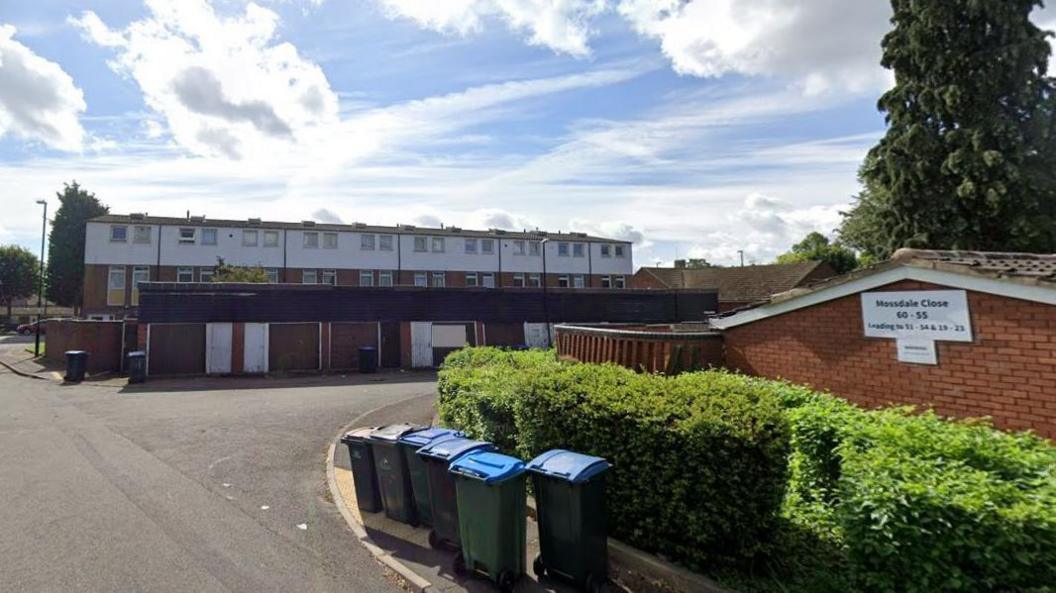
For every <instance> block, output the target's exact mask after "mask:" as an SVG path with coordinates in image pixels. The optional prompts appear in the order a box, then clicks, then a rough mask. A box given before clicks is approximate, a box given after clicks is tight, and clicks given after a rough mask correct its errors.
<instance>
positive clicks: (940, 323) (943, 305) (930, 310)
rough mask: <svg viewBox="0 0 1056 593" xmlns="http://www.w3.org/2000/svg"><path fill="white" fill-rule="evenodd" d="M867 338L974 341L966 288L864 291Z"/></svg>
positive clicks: (864, 317)
mask: <svg viewBox="0 0 1056 593" xmlns="http://www.w3.org/2000/svg"><path fill="white" fill-rule="evenodd" d="M861 296H862V323H863V325H864V326H865V336H866V337H867V338H894V339H896V340H898V339H910V340H931V341H944V342H971V341H972V322H971V319H970V316H969V314H968V296H967V294H966V293H965V291H963V290H912V291H908V290H907V291H899V292H863V293H862V295H861Z"/></svg>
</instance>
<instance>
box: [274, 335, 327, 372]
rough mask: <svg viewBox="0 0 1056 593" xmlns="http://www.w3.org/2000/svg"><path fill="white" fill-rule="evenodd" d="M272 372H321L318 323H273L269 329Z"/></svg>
mask: <svg viewBox="0 0 1056 593" xmlns="http://www.w3.org/2000/svg"><path fill="white" fill-rule="evenodd" d="M268 369H269V370H270V371H271V372H275V373H281V372H287V371H316V370H319V324H318V323H272V324H271V325H270V326H269V327H268Z"/></svg>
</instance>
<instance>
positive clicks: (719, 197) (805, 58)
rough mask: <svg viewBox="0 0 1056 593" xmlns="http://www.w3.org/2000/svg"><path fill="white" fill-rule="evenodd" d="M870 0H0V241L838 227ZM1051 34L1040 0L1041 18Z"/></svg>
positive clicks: (853, 152)
mask: <svg viewBox="0 0 1056 593" xmlns="http://www.w3.org/2000/svg"><path fill="white" fill-rule="evenodd" d="M890 16H891V8H890V5H889V3H888V2H886V1H884V0H861V1H854V2H848V1H847V0H795V1H791V2H790V1H788V0H443V1H440V0H258V1H257V2H245V1H244V0H213V1H208V0H144V1H139V0H120V1H118V0H98V1H87V0H79V1H69V0H68V1H62V0H34V1H33V2H26V1H24V0H0V243H15V244H20V245H23V246H26V247H27V248H31V249H32V250H34V251H35V252H36V251H38V250H39V241H40V222H41V221H40V216H41V212H40V206H38V205H36V204H35V203H34V202H35V201H36V200H39V199H42V198H45V199H48V200H49V202H50V206H49V207H50V208H52V212H53V211H54V208H55V207H57V200H56V199H55V197H54V196H55V193H56V192H58V191H60V190H61V189H62V187H63V184H64V183H65V182H70V181H73V180H76V181H77V182H78V183H80V184H81V185H82V186H84V187H85V188H86V189H87V190H89V191H92V192H94V193H95V194H96V195H97V196H98V197H99V198H100V199H101V200H102V201H103V202H104V203H105V204H107V205H108V206H109V207H110V209H111V212H116V213H128V212H146V213H149V214H152V215H159V216H183V215H185V214H186V213H187V212H188V211H189V212H190V213H191V214H193V215H205V216H207V217H209V218H235V219H240V218H247V217H263V218H265V219H274V220H290V221H297V220H309V219H311V220H318V221H322V222H345V223H351V222H366V223H371V224H382V225H394V224H397V223H405V224H418V225H439V224H441V223H443V224H447V225H457V226H462V227H467V228H506V229H517V230H519V229H525V228H541V229H545V230H550V231H566V232H567V231H585V232H591V233H596V234H601V235H605V236H610V237H613V238H618V239H625V240H630V241H634V243H635V250H634V254H635V264H636V265H637V266H642V265H655V264H657V263H658V262H659V263H663V264H665V265H670V263H671V262H672V261H673V260H674V259H676V258H679V257H703V258H706V259H707V260H708V261H711V262H713V263H718V264H733V263H736V262H737V261H738V259H739V253H738V252H739V251H743V252H744V257H745V260H746V262H757V263H767V262H769V261H772V260H773V259H774V257H776V256H777V255H778V254H780V253H782V252H785V251H787V250H788V248H789V247H790V246H791V245H792V244H793V243H795V242H796V241H798V240H799V239H801V238H802V237H803V236H804V235H806V234H807V233H809V232H811V231H815V230H817V231H820V232H823V233H825V234H827V235H830V236H831V235H832V233H833V231H834V229H835V228H836V227H837V226H838V224H839V220H840V212H841V211H844V210H846V209H847V207H848V205H849V204H850V203H851V201H852V199H853V196H854V194H855V193H856V192H857V190H858V182H857V178H856V172H857V168H858V165H859V164H860V162H861V160H862V157H863V156H864V155H865V153H866V151H868V149H869V147H870V146H872V145H873V144H874V143H875V142H876V140H877V139H878V138H879V137H880V136H881V134H882V133H883V130H884V121H883V117H882V114H880V113H878V112H877V110H876V100H877V98H878V97H879V95H880V94H881V93H882V92H883V91H884V90H885V89H886V88H888V87H889V86H890V85H891V82H892V80H893V78H892V76H891V74H890V73H889V72H888V71H886V70H884V69H883V68H881V67H880V65H879V62H880V41H881V39H882V37H883V35H884V34H885V32H886V31H887V30H889V28H890V24H889V19H890ZM1034 17H1035V20H1036V21H1037V22H1039V23H1041V24H1042V25H1043V26H1047V25H1049V24H1052V23H1053V22H1054V21H1056V9H1046V10H1045V11H1039V12H1038V13H1037V14H1035V15H1034Z"/></svg>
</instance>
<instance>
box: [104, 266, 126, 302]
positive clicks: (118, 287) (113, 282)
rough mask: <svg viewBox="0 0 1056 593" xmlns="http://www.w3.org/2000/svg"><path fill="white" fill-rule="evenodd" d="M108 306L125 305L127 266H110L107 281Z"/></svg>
mask: <svg viewBox="0 0 1056 593" xmlns="http://www.w3.org/2000/svg"><path fill="white" fill-rule="evenodd" d="M106 304H107V305H110V306H112V307H113V306H120V305H124V304H125V266H110V272H109V276H108V277H107V280H106Z"/></svg>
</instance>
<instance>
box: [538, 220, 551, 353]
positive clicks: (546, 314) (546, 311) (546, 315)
mask: <svg viewBox="0 0 1056 593" xmlns="http://www.w3.org/2000/svg"><path fill="white" fill-rule="evenodd" d="M549 242H550V237H546V238H544V239H543V240H542V241H540V242H539V249H540V251H542V254H543V320H544V321H545V322H546V340H547V342H549V345H550V346H553V345H554V336H553V335H552V333H553V332H551V331H550V298H549V297H548V295H547V294H546V244H547V243H549Z"/></svg>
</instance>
